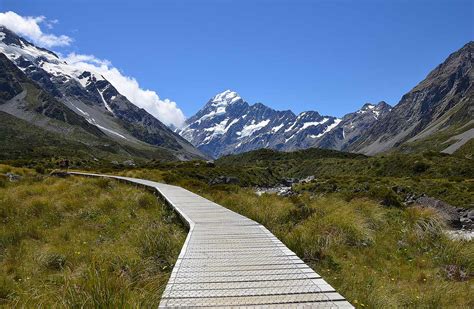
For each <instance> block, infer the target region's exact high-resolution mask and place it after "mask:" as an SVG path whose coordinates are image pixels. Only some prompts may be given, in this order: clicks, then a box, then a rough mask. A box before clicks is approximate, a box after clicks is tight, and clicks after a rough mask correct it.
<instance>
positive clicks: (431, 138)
mask: <svg viewBox="0 0 474 309" xmlns="http://www.w3.org/2000/svg"><path fill="white" fill-rule="evenodd" d="M473 49H474V43H473V42H469V43H467V44H466V45H465V46H464V47H462V48H461V49H460V50H458V51H456V52H454V53H453V54H451V55H450V56H449V57H448V58H447V59H446V60H445V61H444V62H443V63H442V64H440V65H439V66H438V67H436V68H435V69H434V70H433V71H432V72H431V73H429V74H428V76H427V77H426V79H424V80H423V81H422V82H420V83H419V84H418V85H417V86H416V87H415V88H413V89H412V90H411V91H410V92H408V93H407V94H405V95H404V96H403V97H402V99H401V100H400V102H399V103H398V104H397V105H396V106H394V107H393V108H392V107H391V106H390V105H388V104H387V103H386V102H383V101H382V102H379V103H378V104H371V103H366V104H364V105H363V106H362V107H361V108H360V109H359V110H357V111H355V112H352V113H348V114H346V115H345V116H343V117H342V118H337V117H333V116H328V115H326V116H322V115H320V114H319V113H318V112H316V111H306V112H302V113H300V114H298V115H295V114H294V113H293V112H292V111H290V110H287V111H277V110H274V109H272V108H270V107H268V106H266V105H264V104H262V103H256V104H253V105H251V104H249V103H247V102H246V101H244V100H243V99H242V98H241V97H240V95H239V94H237V93H236V92H234V91H231V90H226V91H224V92H222V93H219V94H217V95H216V96H214V97H213V98H211V99H210V100H209V102H207V103H206V104H205V105H204V107H203V108H202V109H201V110H199V111H198V112H197V113H196V114H195V115H194V116H192V117H190V118H189V119H188V120H187V121H186V125H185V126H184V127H183V128H182V129H181V130H179V131H178V132H179V133H180V134H181V135H182V136H183V137H185V138H186V139H187V140H188V141H190V142H191V143H192V144H193V145H195V146H196V147H198V148H199V149H201V150H202V151H204V152H206V153H208V154H209V155H211V156H213V157H216V158H218V157H221V156H224V155H228V154H238V153H243V152H246V151H251V150H255V149H260V148H269V149H275V150H282V151H294V150H298V149H306V148H312V147H319V148H327V149H335V150H344V151H351V152H357V153H364V154H368V155H374V154H377V153H381V152H388V151H398V150H401V151H403V152H417V151H427V150H433V151H442V152H445V153H453V152H454V151H456V150H457V149H458V148H459V147H461V146H462V145H464V144H465V143H466V142H468V141H469V140H470V139H472V137H473V136H474V123H473V121H472V119H473V118H474V95H473V75H474V73H473V71H472V63H473V58H472V53H473Z"/></svg>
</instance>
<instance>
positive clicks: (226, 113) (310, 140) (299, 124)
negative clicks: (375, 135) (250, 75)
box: [179, 90, 390, 157]
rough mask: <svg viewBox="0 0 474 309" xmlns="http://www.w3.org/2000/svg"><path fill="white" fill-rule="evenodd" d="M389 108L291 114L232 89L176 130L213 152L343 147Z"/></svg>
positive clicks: (370, 107)
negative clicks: (249, 100)
mask: <svg viewBox="0 0 474 309" xmlns="http://www.w3.org/2000/svg"><path fill="white" fill-rule="evenodd" d="M388 111H390V106H389V105H388V104H386V103H385V102H380V103H379V104H377V105H372V104H365V105H364V106H363V107H362V108H361V109H360V110H358V111H357V112H355V113H351V114H348V115H346V116H344V117H343V118H342V119H338V118H336V117H333V116H322V115H320V114H319V113H318V112H316V111H306V112H302V113H300V114H299V115H295V114H294V113H293V112H292V111H276V110H274V109H271V108H269V107H267V106H265V105H263V104H261V103H257V104H253V105H250V104H248V103H247V102H245V101H244V100H243V99H242V98H241V97H240V96H239V95H238V94H237V93H236V92H234V91H231V90H226V91H224V92H222V93H219V94H217V95H216V96H214V97H213V98H212V99H211V100H209V102H208V103H207V104H206V105H205V106H204V107H203V108H202V109H201V110H200V111H199V112H198V113H196V115H194V116H193V117H191V118H189V119H188V120H187V121H186V125H185V126H184V127H183V128H182V129H181V130H180V131H179V133H180V134H181V135H182V136H183V137H184V138H186V139H187V140H188V141H190V142H191V143H192V144H193V145H195V146H196V147H198V148H199V149H201V150H202V151H204V152H206V153H208V154H210V155H211V156H213V157H220V156H222V155H226V154H231V153H241V152H246V151H250V150H255V149H259V148H271V149H276V150H283V151H291V150H297V149H305V148H310V147H323V148H332V149H338V150H341V149H345V148H346V147H347V146H348V144H349V143H350V141H352V140H354V139H356V138H358V137H359V136H360V135H361V134H362V132H363V131H364V130H365V129H366V128H367V127H369V126H370V125H371V124H372V123H374V122H376V121H378V119H379V117H382V116H384V115H385V114H386V113H387V112H388Z"/></svg>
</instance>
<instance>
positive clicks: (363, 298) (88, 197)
mask: <svg viewBox="0 0 474 309" xmlns="http://www.w3.org/2000/svg"><path fill="white" fill-rule="evenodd" d="M33 166H34V165H33ZM41 167H42V166H40V168H36V171H37V172H40V173H44V172H47V169H46V170H45V169H44V166H43V168H41ZM7 169H12V168H11V167H7V166H0V174H1V173H5V172H6V171H7ZM473 169H474V166H473V165H472V161H471V159H470V157H469V156H466V155H462V156H446V155H441V154H436V153H424V154H407V155H404V154H391V155H384V156H377V157H371V158H368V157H365V156H361V155H352V154H344V153H339V152H334V151H321V150H314V149H313V150H309V151H301V152H296V153H289V154H285V153H283V154H282V153H276V154H275V153H274V152H272V151H267V150H262V151H257V152H252V153H247V154H243V155H239V156H234V157H225V158H222V159H221V160H218V161H217V162H216V163H215V164H208V163H205V162H178V163H163V162H158V161H151V162H148V163H147V164H146V165H144V166H137V167H133V168H132V167H130V168H124V167H117V166H116V167H112V166H104V167H99V168H97V169H95V168H94V169H92V170H94V171H100V172H104V173H110V174H121V175H126V176H130V177H138V178H145V179H150V180H156V181H161V182H166V183H170V184H175V185H180V186H183V187H185V188H188V189H190V190H191V191H194V192H196V193H198V194H200V195H203V196H205V197H207V198H209V199H210V200H213V201H216V202H217V203H219V204H221V205H223V206H225V207H227V208H229V209H232V210H234V211H236V212H238V213H241V214H243V215H245V216H247V217H249V218H251V219H254V220H256V221H258V222H260V223H262V224H263V225H265V226H266V227H267V228H269V229H270V230H271V231H272V232H273V233H274V234H275V235H276V236H277V237H278V238H279V239H281V240H282V241H283V242H284V243H285V244H286V245H287V246H288V247H289V248H290V249H291V250H293V251H294V252H295V253H296V254H297V255H298V256H300V257H301V258H302V259H303V260H304V261H305V262H306V263H308V265H310V266H311V267H312V268H313V269H314V270H315V271H316V272H318V273H320V274H321V275H322V276H323V278H324V279H326V280H327V281H328V282H329V283H330V284H332V285H333V286H334V287H335V288H336V289H337V290H338V291H339V292H341V293H342V294H343V295H344V296H345V297H347V299H348V300H349V301H350V302H351V303H353V304H354V305H356V307H358V308H473V307H474V296H473V295H474V293H473V290H474V242H473V241H470V242H468V241H454V240H451V239H449V238H448V237H447V236H446V235H445V233H444V230H445V229H446V228H447V226H446V223H445V222H443V220H442V219H441V218H440V217H439V216H438V214H437V213H436V212H434V211H432V210H430V209H424V208H419V207H416V206H414V207H405V206H404V205H403V198H404V195H406V194H412V193H414V194H422V193H424V194H428V195H429V196H433V197H436V198H439V199H441V200H443V201H446V202H448V203H450V204H452V205H454V206H458V207H464V208H470V207H472V206H473V204H474V196H473V195H474V194H473V192H474V188H473V186H474V181H473ZM14 172H15V173H18V174H24V175H25V177H24V179H23V180H22V181H20V182H19V183H9V182H7V181H5V180H2V179H1V178H0V187H3V188H0V219H1V220H2V229H1V233H2V234H1V244H0V246H1V247H0V249H1V251H0V253H1V255H0V262H1V264H0V267H1V270H0V273H1V274H2V275H1V276H2V277H0V284H1V288H0V299H3V300H4V302H6V303H7V304H9V305H20V304H21V305H25V306H30V305H32V304H44V306H52V305H59V306H65V307H66V306H67V307H69V306H73V305H78V304H80V303H81V302H84V303H86V304H87V305H88V306H89V305H90V306H103V307H107V306H109V307H118V306H121V305H123V304H125V303H126V304H132V305H134V306H148V305H155V304H156V303H157V302H158V298H159V295H160V292H161V289H162V288H163V286H164V284H165V283H166V279H167V276H168V275H169V272H170V269H171V267H172V264H173V261H174V260H175V259H176V256H177V254H178V252H179V248H180V246H181V243H182V242H183V240H184V237H185V230H184V229H183V227H182V226H181V225H180V224H179V223H177V221H176V218H175V216H174V215H173V214H172V213H171V212H170V211H169V210H166V209H165V208H163V207H162V205H160V204H159V203H158V202H157V201H156V200H155V199H154V198H153V196H151V195H150V194H149V193H147V192H144V191H143V190H141V189H136V188H133V187H131V186H127V185H123V184H118V183H116V182H113V181H104V180H94V179H83V178H75V177H73V178H66V179H58V178H52V177H47V176H45V175H40V174H36V172H33V170H30V169H15V170H14ZM308 175H315V176H316V179H315V180H313V181H312V182H310V183H308V184H299V185H295V186H294V191H295V192H296V193H297V195H295V196H291V197H279V196H276V195H267V194H264V195H262V196H257V195H256V194H255V193H254V187H255V186H273V185H276V184H278V183H280V182H281V181H282V180H283V179H284V178H286V177H305V176H308ZM220 176H232V177H235V178H236V179H237V180H238V181H237V183H236V184H233V185H230V184H213V185H211V183H212V180H213V179H215V178H216V177H220ZM76 196H77V197H76ZM18 197H20V198H18ZM12 205H15V206H16V207H14V208H12V207H11V206H12ZM17 205H18V206H17ZM38 205H39V206H38ZM112 205H114V206H113V207H112ZM18 222H22V224H19V223H18ZM84 227H86V228H84ZM65 235H68V236H65ZM143 235H147V236H146V237H144V236H143ZM76 252H80V254H77V253H76ZM27 278H29V279H27ZM20 279H21V280H20ZM111 295H116V296H115V297H111ZM148 301H149V302H148Z"/></svg>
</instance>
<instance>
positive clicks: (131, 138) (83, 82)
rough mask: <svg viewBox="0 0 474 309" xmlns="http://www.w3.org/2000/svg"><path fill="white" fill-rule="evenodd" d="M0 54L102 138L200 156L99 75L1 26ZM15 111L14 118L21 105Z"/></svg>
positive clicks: (182, 157)
mask: <svg viewBox="0 0 474 309" xmlns="http://www.w3.org/2000/svg"><path fill="white" fill-rule="evenodd" d="M0 54H2V55H5V56H6V58H7V59H8V60H9V61H11V62H12V63H13V64H14V65H15V66H16V67H17V68H18V69H19V70H20V71H21V72H22V73H24V74H25V75H26V76H27V78H28V79H31V81H33V82H34V83H35V84H36V85H38V86H39V87H40V88H41V89H43V90H44V91H45V92H47V93H48V94H49V95H50V96H51V97H50V98H49V100H51V101H54V102H60V104H62V105H63V106H65V107H67V108H68V109H69V110H71V111H72V112H73V113H74V114H75V115H77V117H80V118H81V119H84V121H86V122H87V123H89V124H90V125H92V126H94V127H95V128H97V129H98V130H99V131H101V132H102V133H103V134H104V135H106V136H107V138H108V139H110V140H113V141H114V142H116V143H119V144H122V145H125V144H126V145H127V147H135V148H147V149H148V150H151V151H152V149H153V147H159V148H160V150H159V151H157V153H162V151H163V150H165V149H168V150H169V151H170V152H171V153H173V154H174V155H175V157H176V159H178V160H189V159H197V158H206V155H204V154H203V153H202V152H200V151H199V150H197V149H195V148H194V147H193V146H192V145H191V144H190V143H189V142H187V141H186V140H185V139H184V138H182V137H181V136H179V135H178V134H176V133H174V132H173V131H172V130H170V129H169V128H168V127H167V126H166V125H164V124H163V123H161V121H159V120H158V119H156V118H155V117H154V116H152V115H151V114H149V113H148V112H147V111H146V110H144V109H142V108H140V107H137V106H136V105H134V104H133V103H131V102H130V101H129V100H128V99H127V97H125V96H123V95H122V94H120V93H119V91H118V90H117V89H116V88H115V87H114V85H113V84H112V83H110V82H109V81H108V80H107V79H105V78H104V77H103V76H102V75H101V74H98V73H95V72H91V71H87V70H82V69H79V68H76V67H74V66H71V65H69V64H68V63H66V62H65V61H63V60H61V59H60V58H59V57H58V55H56V54H55V53H54V52H51V51H49V50H47V49H44V48H40V47H37V46H35V45H34V44H32V43H30V42H29V41H28V40H26V39H24V38H22V37H20V36H18V35H16V34H15V33H14V32H12V31H10V30H8V29H7V28H6V27H3V26H0ZM7 112H8V111H7ZM12 112H13V110H12V109H11V110H10V113H12ZM15 113H16V116H17V117H18V116H19V115H20V114H21V109H16V110H15ZM15 113H14V114H15ZM20 118H21V117H20ZM23 119H25V117H23ZM48 129H50V128H49V127H48Z"/></svg>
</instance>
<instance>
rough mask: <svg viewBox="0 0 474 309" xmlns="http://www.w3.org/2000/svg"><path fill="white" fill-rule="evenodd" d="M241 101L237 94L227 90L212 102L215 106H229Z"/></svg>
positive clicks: (216, 96) (217, 95)
mask: <svg viewBox="0 0 474 309" xmlns="http://www.w3.org/2000/svg"><path fill="white" fill-rule="evenodd" d="M239 100H242V98H241V97H240V96H239V94H238V93H237V92H235V91H232V90H230V89H227V90H225V91H223V92H221V93H218V94H216V95H215V96H214V97H213V98H212V99H211V102H212V103H213V105H228V104H232V103H234V102H237V101H239Z"/></svg>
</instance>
